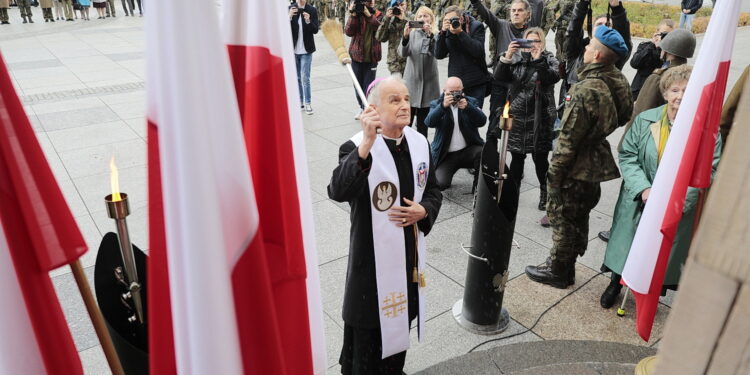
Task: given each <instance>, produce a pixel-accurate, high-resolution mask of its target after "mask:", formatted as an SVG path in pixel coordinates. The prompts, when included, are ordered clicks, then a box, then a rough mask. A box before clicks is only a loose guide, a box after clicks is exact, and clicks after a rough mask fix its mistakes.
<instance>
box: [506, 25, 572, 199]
mask: <svg viewBox="0 0 750 375" xmlns="http://www.w3.org/2000/svg"><path fill="white" fill-rule="evenodd" d="M544 35H545V33H544V30H543V29H540V28H538V27H532V28H530V29H528V30H526V32H524V34H523V37H524V38H525V39H526V40H527V41H528V42H529V45H528V46H527V48H522V47H526V46H521V45H520V44H519V42H517V41H516V42H510V44H508V50H507V51H505V53H504V54H503V55H502V56H500V62H499V63H498V64H497V67H496V68H495V80H496V81H498V82H506V83H509V85H510V90H509V91H508V98H509V99H510V114H511V115H512V116H513V128H512V129H511V131H510V136H509V138H508V151H510V154H511V155H512V156H513V160H512V161H511V163H510V176H511V177H512V180H513V182H515V183H517V184H518V185H520V184H521V178H522V176H523V170H524V160H526V155H527V154H531V159H532V160H533V161H534V167H535V170H536V177H537V180H538V181H539V205H538V206H537V207H538V208H539V210H540V211H544V210H545V209H546V207H547V169H548V168H549V162H548V157H549V152H550V151H552V138H553V137H552V128H553V126H554V124H555V118H556V116H557V111H556V108H555V92H554V90H555V83H557V81H559V80H560V73H559V68H558V66H559V62H558V61H557V59H556V58H555V55H554V54H552V53H551V52H549V51H547V50H546V48H545V46H546V43H545V40H544Z"/></svg>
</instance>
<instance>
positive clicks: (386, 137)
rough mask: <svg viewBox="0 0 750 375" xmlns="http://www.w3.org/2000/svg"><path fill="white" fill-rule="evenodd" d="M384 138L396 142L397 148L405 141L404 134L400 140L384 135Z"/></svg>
mask: <svg viewBox="0 0 750 375" xmlns="http://www.w3.org/2000/svg"><path fill="white" fill-rule="evenodd" d="M383 138H385V139H390V140H391V141H396V146H399V145H401V141H402V140H403V139H404V133H401V136H400V137H398V138H391V137H389V136H387V135H385V134H383Z"/></svg>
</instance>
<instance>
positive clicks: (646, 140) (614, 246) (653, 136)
mask: <svg viewBox="0 0 750 375" xmlns="http://www.w3.org/2000/svg"><path fill="white" fill-rule="evenodd" d="M691 70H692V69H691V67H690V66H688V65H680V66H679V67H676V68H672V69H669V70H667V72H666V73H664V75H663V76H662V77H661V80H660V82H659V88H660V90H661V94H662V96H663V97H664V100H665V101H666V102H667V104H664V105H662V106H659V107H656V108H652V109H649V110H647V111H644V112H641V114H639V115H638V116H636V118H635V120H633V126H631V127H630V129H628V130H627V132H626V133H625V136H624V138H623V141H622V146H621V148H620V154H619V161H620V171H621V172H622V185H621V187H620V196H619V198H618V199H617V205H616V206H615V213H614V217H613V221H612V234H611V237H610V239H609V242H608V243H607V252H606V253H605V254H604V265H603V266H602V271H612V281H611V282H610V284H609V286H607V288H606V289H605V290H604V292H603V293H602V296H601V299H600V303H601V305H602V307H603V308H610V307H612V305H614V303H615V300H616V299H617V296H618V295H619V294H620V290H621V289H622V285H620V279H621V276H620V275H621V274H622V270H623V268H624V267H625V260H626V259H627V258H628V254H629V253H630V245H631V244H632V243H633V237H634V236H635V230H636V228H637V227H638V224H639V222H640V220H641V213H642V212H643V208H644V207H645V205H647V204H648V198H649V195H650V193H651V184H652V183H653V182H654V177H655V176H656V171H657V169H658V167H659V162H660V161H661V156H662V154H663V152H664V148H665V147H666V144H667V139H668V138H669V133H670V131H671V129H672V124H673V123H674V120H675V118H676V117H677V111H678V110H679V109H680V103H681V102H682V97H683V95H684V94H685V88H686V87H687V83H688V79H689V78H690V72H691ZM514 125H515V123H514ZM720 150H721V139H720V138H719V139H717V141H716V147H715V151H714V160H713V168H714V169H713V171H714V172H716V167H717V165H718V164H719V155H720ZM697 201H698V189H696V188H692V187H690V188H688V190H687V195H686V196H685V205H684V207H683V208H682V219H681V220H680V223H679V225H678V226H677V234H676V235H675V238H674V244H673V245H672V251H671V253H670V254H669V262H668V264H667V272H666V275H665V276H664V283H663V284H662V294H663V293H664V292H665V289H677V284H678V282H679V280H680V275H681V273H682V268H683V266H684V265H685V260H686V259H687V255H688V249H689V248H690V240H691V238H692V233H693V224H694V223H695V205H696V202H697Z"/></svg>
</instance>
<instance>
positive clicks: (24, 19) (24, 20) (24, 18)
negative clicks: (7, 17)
mask: <svg viewBox="0 0 750 375" xmlns="http://www.w3.org/2000/svg"><path fill="white" fill-rule="evenodd" d="M21 18H23V23H29V21H26V16H23V17H21Z"/></svg>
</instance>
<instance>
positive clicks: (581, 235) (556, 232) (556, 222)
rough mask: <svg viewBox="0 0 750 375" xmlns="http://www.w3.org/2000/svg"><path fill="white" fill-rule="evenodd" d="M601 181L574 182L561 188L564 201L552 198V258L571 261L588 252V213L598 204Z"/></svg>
mask: <svg viewBox="0 0 750 375" xmlns="http://www.w3.org/2000/svg"><path fill="white" fill-rule="evenodd" d="M601 193H602V191H601V188H600V187H599V183H598V182H585V181H575V180H574V181H573V182H572V183H571V184H570V186H568V187H566V188H562V189H560V196H561V203H560V204H558V203H556V202H552V201H549V202H548V203H547V216H548V217H549V221H550V224H552V242H553V245H552V250H550V256H551V257H552V260H555V261H558V262H562V263H569V262H571V263H572V262H575V260H576V258H577V257H578V256H579V255H581V256H583V254H584V253H585V252H586V246H587V245H588V243H589V213H591V210H592V209H593V208H594V207H596V204H597V203H599V198H600V197H601Z"/></svg>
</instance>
